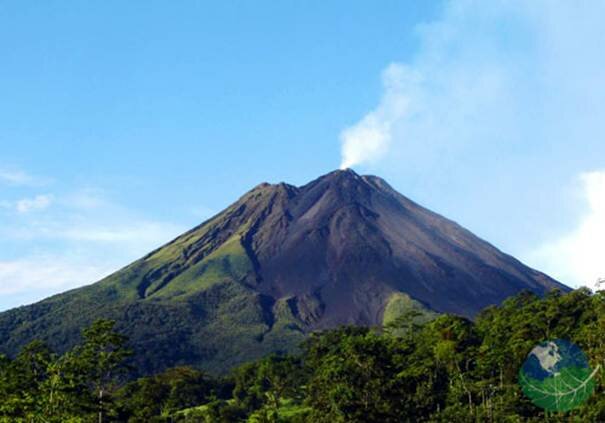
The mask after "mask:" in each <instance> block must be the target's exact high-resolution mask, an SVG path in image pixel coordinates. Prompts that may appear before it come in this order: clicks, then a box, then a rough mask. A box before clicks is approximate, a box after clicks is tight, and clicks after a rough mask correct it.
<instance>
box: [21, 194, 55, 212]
mask: <svg viewBox="0 0 605 423" xmlns="http://www.w3.org/2000/svg"><path fill="white" fill-rule="evenodd" d="M52 200H53V196H52V195H50V194H45V195H36V196H35V197H33V198H23V199H21V200H19V201H17V202H16V203H15V210H17V211H18V212H19V213H28V212H31V211H33V210H44V209H46V208H48V207H49V206H50V205H51V203H52Z"/></svg>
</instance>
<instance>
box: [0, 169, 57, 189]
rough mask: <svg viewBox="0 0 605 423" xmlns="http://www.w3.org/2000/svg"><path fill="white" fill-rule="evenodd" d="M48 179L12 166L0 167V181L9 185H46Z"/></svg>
mask: <svg viewBox="0 0 605 423" xmlns="http://www.w3.org/2000/svg"><path fill="white" fill-rule="evenodd" d="M48 182H49V180H48V179H45V178H39V177H36V176H33V175H30V174H29V173H27V172H25V171H23V170H20V169H14V168H8V169H7V168H0V183H3V184H6V185H11V186H41V185H46V184H47V183H48Z"/></svg>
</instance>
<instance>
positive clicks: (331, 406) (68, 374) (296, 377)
mask: <svg viewBox="0 0 605 423" xmlns="http://www.w3.org/2000/svg"><path fill="white" fill-rule="evenodd" d="M394 321H395V322H399V323H398V324H401V327H400V328H399V329H404V332H403V335H402V336H397V335H395V334H394V333H395V331H394V330H395V329H397V327H396V326H395V325H396V323H394V322H393V321H392V322H390V323H389V324H390V325H391V329H393V330H388V331H378V330H373V329H369V328H361V327H342V328H339V329H336V330H330V331H326V332H322V333H315V334H313V335H312V336H311V337H310V338H309V339H307V340H306V341H305V342H304V344H303V346H302V349H301V352H300V353H299V354H296V355H270V356H266V357H264V358H261V359H259V360H257V361H254V362H251V363H248V364H245V365H242V366H240V367H238V368H236V369H234V370H233V371H231V372H230V373H229V374H228V375H227V376H224V377H221V378H214V377H211V376H209V375H207V374H206V373H204V372H200V371H199V370H194V369H190V368H175V369H170V370H167V371H165V372H163V373H160V374H158V375H155V376H150V377H144V378H140V379H138V380H135V381H131V382H129V383H126V384H123V383H120V381H121V379H120V377H119V373H118V372H117V371H118V370H119V369H120V368H121V366H122V364H123V361H122V359H123V358H124V357H125V356H126V354H127V350H126V349H125V348H124V343H123V338H121V337H120V336H119V335H117V334H115V333H113V332H112V330H111V329H112V327H111V324H110V323H109V322H100V323H97V324H95V326H94V328H95V329H94V330H88V331H86V333H85V338H84V343H83V344H82V345H79V346H76V347H75V348H74V349H72V350H71V351H69V352H67V353H65V354H63V355H62V356H59V355H55V354H53V353H52V352H51V351H49V350H48V348H47V347H45V346H44V345H43V344H41V343H39V342H34V343H33V344H31V345H29V346H27V347H26V348H24V349H23V350H22V351H21V353H20V354H19V355H18V356H17V357H16V358H15V359H13V360H11V359H9V358H7V357H0V397H1V398H3V399H4V401H3V402H2V403H1V404H0V421H10V422H13V421H15V422H19V421H23V422H25V421H48V422H59V421H92V420H95V421H98V419H99V413H101V417H102V420H103V421H128V422H173V421H190V422H212V423H215V422H249V423H251V422H256V423H258V422H284V423H285V422H289V423H303V422H308V423H311V422H312V423H316V422H318V423H322V422H326V423H327V422H330V423H332V422H335V423H339V422H342V423H344V422H347V423H349V422H351V423H355V422H359V423H362V422H370V423H372V422H381V423H382V422H401V421H420V422H448V423H450V422H454V423H455V422H476V421H482V422H483V421H485V422H503V421H507V422H542V421H550V422H600V421H605V396H604V395H603V393H604V392H605V378H604V375H603V373H598V374H597V375H596V377H595V378H594V379H592V382H591V383H594V384H595V385H596V389H595V390H596V392H595V394H594V395H593V396H591V397H590V398H588V399H587V401H586V402H584V403H582V404H581V405H580V406H579V407H578V408H576V409H573V410H572V411H570V412H568V413H558V414H557V413H553V412H547V411H546V412H545V411H544V410H542V409H540V408H537V407H536V406H535V405H533V404H532V403H531V402H530V401H529V400H528V399H527V398H526V397H525V396H524V395H523V394H522V392H521V388H520V386H519V383H518V382H519V381H518V371H519V368H520V367H521V365H522V363H523V361H524V360H525V358H526V356H527V354H528V352H529V351H531V349H532V348H533V346H534V345H536V344H537V343H538V342H541V341H543V340H546V339H552V338H564V339H569V340H570V341H572V342H574V343H576V344H577V345H579V346H580V347H581V348H582V349H583V350H584V352H585V353H586V355H587V356H588V358H589V359H590V364H591V366H592V367H593V368H595V369H596V368H597V366H598V365H603V364H605V294H603V293H598V294H594V295H592V294H591V293H590V292H589V291H587V290H578V291H574V292H572V293H569V294H565V295H562V294H560V293H559V292H556V291H555V292H553V293H551V294H550V295H549V296H548V297H546V298H544V299H540V298H538V297H536V296H534V295H532V294H527V293H523V294H520V295H519V296H517V297H513V298H511V299H509V300H507V301H506V302H505V303H504V304H503V305H502V306H500V307H490V308H488V309H486V310H484V311H483V312H482V313H481V315H480V316H479V317H478V319H477V320H476V322H471V321H469V320H466V319H464V318H460V317H456V316H448V315H442V316H437V317H434V318H433V319H432V320H430V321H426V322H425V323H419V324H410V323H409V322H405V321H403V320H401V319H395V320H394ZM108 345H109V346H110V348H109V349H107V347H108ZM99 351H110V352H111V353H112V354H114V355H113V357H114V359H113V360H109V361H107V360H102V359H101V357H102V356H101V355H99ZM99 370H103V372H101V373H99ZM107 370H109V373H106V372H105V371H107ZM582 371H585V369H584V370H582ZM99 374H109V375H110V377H105V378H104V379H103V380H102V381H101V382H102V383H99V379H98V378H97V376H96V375H99ZM576 376H578V375H576ZM542 388H543V389H548V386H543V387H541V389H542ZM100 389H102V390H103V392H104V397H103V400H102V401H101V402H99V401H98V399H99V396H98V394H99V390H100ZM95 399H96V401H95Z"/></svg>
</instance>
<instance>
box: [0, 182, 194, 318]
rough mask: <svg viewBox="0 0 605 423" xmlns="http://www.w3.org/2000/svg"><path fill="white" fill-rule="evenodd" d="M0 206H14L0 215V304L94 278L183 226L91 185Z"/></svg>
mask: <svg viewBox="0 0 605 423" xmlns="http://www.w3.org/2000/svg"><path fill="white" fill-rule="evenodd" d="M51 203H52V205H53V207H48V206H49V205H50V204H51ZM0 207H3V208H5V207H6V208H8V209H10V210H13V211H18V212H19V213H14V214H8V215H5V216H3V217H5V218H4V219H3V220H2V221H0V244H2V245H3V246H7V247H10V248H8V249H0V310H2V309H6V308H10V307H14V306H17V305H20V304H24V303H31V302H34V301H37V300H40V299H43V298H45V297H47V296H48V295H51V294H54V293H58V292H61V291H64V290H66V289H70V288H75V287H77V286H81V285H84V284H89V283H93V282H96V281H98V280H100V279H101V278H102V277H103V276H105V275H107V274H108V273H111V272H113V271H116V270H118V269H119V268H121V267H122V266H125V265H127V264H128V263H130V262H132V261H134V260H136V259H138V258H140V257H141V256H143V255H144V254H146V253H148V252H150V251H151V250H153V249H155V248H157V247H159V246H161V245H163V244H164V243H166V242H168V241H170V240H172V239H173V238H175V237H176V236H178V235H179V234H181V233H182V232H184V230H185V229H186V228H184V227H182V226H180V225H175V224H172V223H170V222H166V221H162V220H157V219H150V218H149V217H147V216H144V215H143V214H142V213H140V212H139V211H137V210H132V209H130V208H128V207H124V206H122V205H120V204H117V203H115V202H113V201H111V200H110V199H109V198H107V197H106V196H104V195H103V194H102V193H101V191H99V190H94V189H86V190H80V191H77V192H72V193H65V194H61V195H59V194H55V195H54V196H50V195H46V196H42V195H40V196H36V197H33V198H30V199H23V200H20V201H17V202H1V203H0ZM34 210H36V211H37V212H36V213H32V211H34Z"/></svg>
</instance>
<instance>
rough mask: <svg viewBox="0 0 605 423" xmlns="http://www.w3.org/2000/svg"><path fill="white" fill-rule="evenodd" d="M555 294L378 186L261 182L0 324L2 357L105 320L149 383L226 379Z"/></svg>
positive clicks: (65, 342) (542, 278)
mask: <svg viewBox="0 0 605 423" xmlns="http://www.w3.org/2000/svg"><path fill="white" fill-rule="evenodd" d="M553 288H559V289H562V290H568V288H567V287H565V286H564V285H562V284H560V283H558V282H557V281H555V280H553V279H551V278H550V277H548V276H546V275H545V274H543V273H540V272H538V271H536V270H533V269H531V268H529V267H527V266H525V265H523V264H522V263H521V262H519V261H518V260H516V259H514V258H513V257H511V256H509V255H506V254H504V253H502V252H501V251H499V250H498V249H496V248H495V247H493V246H492V245H490V244H489V243H487V242H485V241H483V240H481V239H479V238H478V237H476V236H474V235H473V234H472V233H470V232H469V231H468V230H466V229H464V228H462V227H461V226H459V225H458V224H456V223H454V222H452V221H450V220H448V219H446V218H444V217H442V216H440V215H438V214H435V213H433V212H431V211H429V210H427V209H425V208H423V207H421V206H419V205H418V204H416V203H414V202H412V201H411V200H409V199H407V198H406V197H404V196H403V195H401V194H399V193H398V192H396V191H395V190H394V189H393V188H391V187H390V186H389V184H387V183H386V182H385V181H384V180H382V179H380V178H378V177H376V176H360V175H358V174H356V173H355V172H353V171H352V170H338V171H335V172H331V173H329V174H327V175H324V176H322V177H320V178H318V179H316V180H314V181H312V182H310V183H308V184H306V185H304V186H301V187H296V186H292V185H288V184H285V183H280V184H275V185H272V184H267V183H263V184H260V185H258V186H257V187H255V188H254V189H252V190H251V191H249V192H248V193H246V194H245V195H244V196H243V197H241V198H240V199H239V200H238V201H237V202H235V203H234V204H233V205H231V206H230V207H228V208H227V209H226V210H224V211H222V212H221V213H219V214H218V215H216V216H214V217H212V218H211V219H209V220H208V221H206V222H204V223H202V224H201V225H199V226H198V227H196V228H194V229H192V230H190V231H189V232H187V233H185V234H183V235H181V236H179V237H178V238H176V239H175V240H173V241H172V242H170V243H168V244H166V245H165V246H163V247H161V248H159V249H157V250H155V251H153V252H151V253H150V254H148V255H147V256H145V257H143V258H141V259H140V260H138V261H136V262H134V263H132V264H130V265H129V266H127V267H125V268H124V269H122V270H120V271H118V272H116V273H114V274H113V275H111V276H109V277H107V278H105V279H104V280H101V281H100V282H97V283H95V284H92V285H89V286H86V287H83V288H79V289H76V290H73V291H70V292H67V293H64V294H60V295H57V296H54V297H51V298H49V299H46V300H44V301H41V302H39V303H36V304H33V305H30V306H26V307H20V308H17V309H14V310H10V311H7V312H5V313H2V314H0V352H4V353H8V354H10V355H12V354H14V353H15V352H16V351H18V350H19V348H20V347H22V346H23V345H24V344H25V343H27V342H28V341H31V340H32V339H34V338H40V339H43V340H45V341H47V342H48V343H49V344H50V345H51V347H53V348H55V349H57V350H58V351H62V350H65V349H66V348H69V347H70V346H71V345H73V344H74V343H75V342H76V341H77V340H78V336H79V332H80V329H81V328H82V327H84V326H86V325H88V324H89V323H90V322H91V321H92V320H94V319H96V318H101V317H103V318H111V319H114V320H116V321H117V322H118V329H119V330H120V331H122V332H123V333H125V334H126V335H128V336H129V337H130V339H131V342H132V345H133V347H134V349H135V350H136V352H137V354H136V357H138V358H139V360H140V361H139V362H138V363H137V364H138V366H139V368H140V369H142V371H143V372H144V373H152V372H156V371H160V370H162V369H164V368H166V367H169V366H175V365H181V364H189V365H196V366H200V367H203V368H206V369H208V370H209V371H213V372H220V371H223V370H226V369H228V368H230V367H232V366H234V365H236V364H239V363H241V362H243V361H247V360H251V359H255V358H258V357H259V356H261V355H264V354H266V353H268V352H272V351H291V350H292V349H295V348H296V346H297V345H298V344H299V343H300V341H301V340H302V339H304V337H305V335H306V334H308V333H309V332H311V331H313V330H320V329H326V328H332V327H335V326H338V325H342V324H356V325H381V324H382V323H383V321H384V319H385V318H386V317H387V315H388V316H392V315H393V314H394V313H397V311H398V310H401V309H404V308H406V307H418V308H423V309H426V310H430V311H432V312H439V313H453V314H458V315H462V316H466V317H469V318H472V317H473V316H474V315H476V313H477V312H478V311H479V310H481V309H482V308H484V307H486V306H488V305H491V304H499V303H500V302H502V301H503V300H504V299H505V298H507V297H509V296H511V295H514V294H517V293H518V292H519V291H521V290H530V291H532V292H534V293H536V294H538V295H543V294H544V293H546V292H547V291H549V290H551V289H553Z"/></svg>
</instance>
